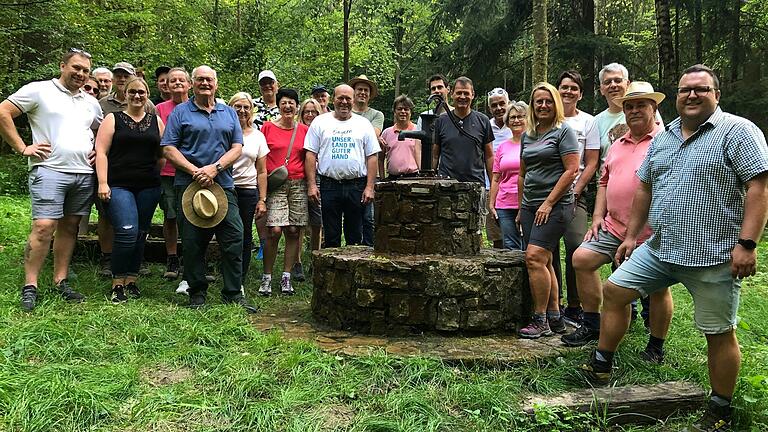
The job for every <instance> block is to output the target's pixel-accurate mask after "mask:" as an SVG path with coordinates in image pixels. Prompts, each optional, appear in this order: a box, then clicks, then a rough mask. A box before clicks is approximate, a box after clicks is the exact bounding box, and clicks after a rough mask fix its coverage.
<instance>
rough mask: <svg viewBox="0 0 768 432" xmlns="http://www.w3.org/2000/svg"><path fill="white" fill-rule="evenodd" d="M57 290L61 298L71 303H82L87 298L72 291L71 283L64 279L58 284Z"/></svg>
mask: <svg viewBox="0 0 768 432" xmlns="http://www.w3.org/2000/svg"><path fill="white" fill-rule="evenodd" d="M56 290H57V291H58V292H59V294H61V298H63V299H64V300H66V301H69V302H81V301H83V300H85V296H83V295H82V294H80V293H79V292H77V291H75V290H73V289H72V287H70V286H69V282H67V280H66V279H62V280H61V282H59V283H58V284H56Z"/></svg>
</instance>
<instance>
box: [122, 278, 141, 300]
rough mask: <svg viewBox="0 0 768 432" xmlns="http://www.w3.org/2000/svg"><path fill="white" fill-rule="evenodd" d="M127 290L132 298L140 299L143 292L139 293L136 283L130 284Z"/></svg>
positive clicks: (126, 287)
mask: <svg viewBox="0 0 768 432" xmlns="http://www.w3.org/2000/svg"><path fill="white" fill-rule="evenodd" d="M125 290H126V291H128V296H129V297H131V298H135V299H137V298H139V297H141V291H139V287H138V286H137V285H136V282H128V284H127V285H126V286H125Z"/></svg>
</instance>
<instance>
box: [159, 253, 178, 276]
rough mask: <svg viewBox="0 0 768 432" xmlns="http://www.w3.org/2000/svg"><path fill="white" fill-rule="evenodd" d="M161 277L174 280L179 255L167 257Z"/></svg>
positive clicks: (176, 274)
mask: <svg viewBox="0 0 768 432" xmlns="http://www.w3.org/2000/svg"><path fill="white" fill-rule="evenodd" d="M163 277H164V278H166V279H168V280H175V279H176V278H177V277H179V257H177V256H176V255H170V256H169V257H168V261H167V263H166V267H165V273H163Z"/></svg>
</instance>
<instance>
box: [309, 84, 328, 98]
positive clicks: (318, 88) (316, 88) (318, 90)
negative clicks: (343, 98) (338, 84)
mask: <svg viewBox="0 0 768 432" xmlns="http://www.w3.org/2000/svg"><path fill="white" fill-rule="evenodd" d="M322 92H326V93H328V89H327V88H325V86H324V85H322V84H320V85H316V86H314V87H312V91H311V92H310V93H309V94H311V95H312V96H314V95H315V94H316V93H322Z"/></svg>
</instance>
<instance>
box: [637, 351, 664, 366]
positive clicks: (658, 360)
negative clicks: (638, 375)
mask: <svg viewBox="0 0 768 432" xmlns="http://www.w3.org/2000/svg"><path fill="white" fill-rule="evenodd" d="M640 358H641V359H643V360H645V361H647V362H648V363H654V364H657V365H660V364H662V363H664V351H663V350H662V351H659V350H656V349H653V348H651V349H649V348H648V347H645V350H644V351H643V352H641V353H640Z"/></svg>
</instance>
